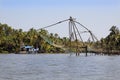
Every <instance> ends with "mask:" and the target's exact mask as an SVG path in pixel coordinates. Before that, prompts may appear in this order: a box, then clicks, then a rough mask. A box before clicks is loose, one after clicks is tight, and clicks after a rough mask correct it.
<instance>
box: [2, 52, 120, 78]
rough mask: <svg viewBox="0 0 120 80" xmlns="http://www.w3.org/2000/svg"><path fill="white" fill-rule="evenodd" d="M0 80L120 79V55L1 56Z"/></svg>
mask: <svg viewBox="0 0 120 80" xmlns="http://www.w3.org/2000/svg"><path fill="white" fill-rule="evenodd" d="M0 80H120V56H98V55H97V56H88V57H85V56H84V55H81V56H75V55H72V56H69V54H0Z"/></svg>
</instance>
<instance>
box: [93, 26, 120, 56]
mask: <svg viewBox="0 0 120 80" xmlns="http://www.w3.org/2000/svg"><path fill="white" fill-rule="evenodd" d="M109 31H110V33H109V35H108V36H107V37H105V38H102V39H101V40H100V41H98V42H96V43H94V45H92V46H93V47H94V48H96V49H99V50H102V52H106V53H108V54H110V53H119V52H120V31H119V29H118V28H117V27H116V26H112V27H111V28H110V30H109Z"/></svg>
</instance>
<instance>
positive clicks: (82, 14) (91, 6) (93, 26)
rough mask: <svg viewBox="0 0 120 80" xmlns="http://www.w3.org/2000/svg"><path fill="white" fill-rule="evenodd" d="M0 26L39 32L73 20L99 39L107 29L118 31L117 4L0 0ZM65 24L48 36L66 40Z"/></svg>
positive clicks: (118, 1)
mask: <svg viewBox="0 0 120 80" xmlns="http://www.w3.org/2000/svg"><path fill="white" fill-rule="evenodd" d="M0 11H1V12H0V22H1V23H7V24H8V25H10V26H12V27H13V28H16V29H19V28H22V29H23V30H24V31H27V30H29V29H30V28H32V27H33V28H35V29H39V28H41V27H44V26H47V25H49V24H52V23H55V22H57V21H61V20H64V19H67V18H69V16H73V17H75V18H76V20H77V21H79V22H80V23H82V24H83V25H85V26H86V27H87V28H89V29H90V30H92V31H93V33H94V34H96V36H97V37H98V38H99V39H100V38H101V37H105V36H107V35H108V34H109V29H110V27H111V26H113V25H116V26H117V27H119V29H120V0H0ZM67 29H68V27H67V23H63V24H61V25H58V26H56V27H54V28H50V29H48V31H49V32H54V33H58V34H59V35H60V36H68V30H67Z"/></svg>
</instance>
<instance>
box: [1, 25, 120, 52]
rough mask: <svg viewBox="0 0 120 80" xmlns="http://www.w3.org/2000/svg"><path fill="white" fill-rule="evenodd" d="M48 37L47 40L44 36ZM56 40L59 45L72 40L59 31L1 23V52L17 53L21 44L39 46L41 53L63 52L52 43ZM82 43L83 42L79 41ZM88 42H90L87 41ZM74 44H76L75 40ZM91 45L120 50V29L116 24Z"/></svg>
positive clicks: (66, 45) (67, 43)
mask: <svg viewBox="0 0 120 80" xmlns="http://www.w3.org/2000/svg"><path fill="white" fill-rule="evenodd" d="M41 35H42V36H45V37H46V40H48V41H45V40H44V39H43V37H42V36H41ZM49 42H54V43H55V44H58V45H64V46H65V47H69V44H70V41H69V38H67V37H63V38H61V37H59V35H58V34H57V33H55V34H53V33H49V32H48V31H47V30H44V29H41V30H36V29H33V28H31V29H30V30H28V31H23V30H22V29H13V28H12V27H10V26H8V25H7V24H1V23H0V53H15V52H16V53H17V52H19V51H20V47H21V45H30V46H33V47H35V48H39V52H40V53H61V52H62V53H63V52H65V51H64V50H63V49H61V48H58V47H55V46H53V45H51V44H50V43H49ZM79 44H80V45H81V42H80V41H79ZM87 44H88V43H87ZM72 45H73V46H75V43H74V41H73V42H72ZM90 46H91V47H92V48H94V49H97V50H102V51H119V50H120V30H119V29H118V28H117V27H116V26H112V27H111V28H110V33H109V35H108V36H106V37H105V38H101V39H100V40H99V41H97V42H92V44H90Z"/></svg>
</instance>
